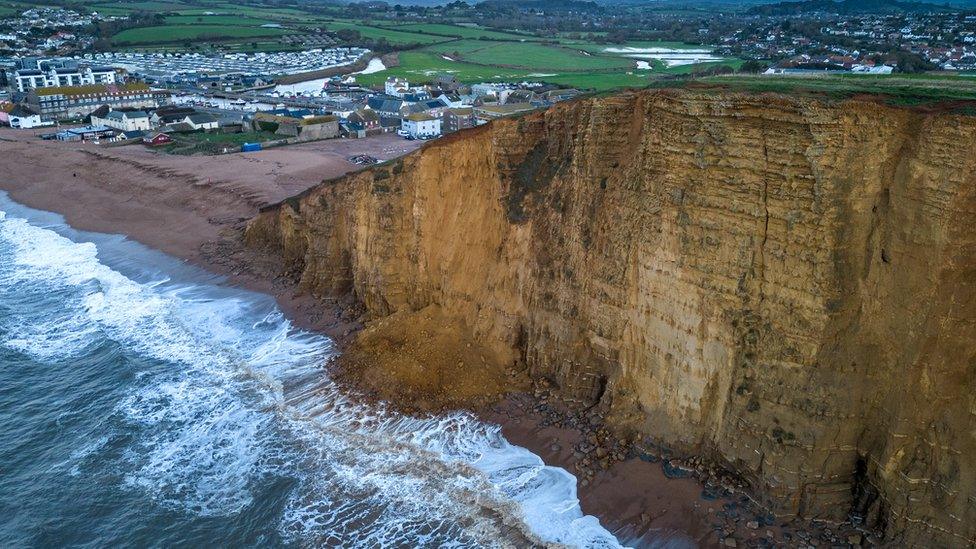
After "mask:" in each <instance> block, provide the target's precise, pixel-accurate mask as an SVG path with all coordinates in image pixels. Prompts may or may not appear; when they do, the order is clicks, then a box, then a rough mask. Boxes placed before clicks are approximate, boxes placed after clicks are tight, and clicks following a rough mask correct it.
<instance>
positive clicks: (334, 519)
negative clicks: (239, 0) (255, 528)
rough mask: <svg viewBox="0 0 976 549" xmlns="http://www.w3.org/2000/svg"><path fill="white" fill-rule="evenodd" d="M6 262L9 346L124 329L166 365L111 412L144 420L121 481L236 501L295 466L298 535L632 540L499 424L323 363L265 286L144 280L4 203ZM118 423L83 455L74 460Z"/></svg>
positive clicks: (415, 541)
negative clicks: (409, 402)
mask: <svg viewBox="0 0 976 549" xmlns="http://www.w3.org/2000/svg"><path fill="white" fill-rule="evenodd" d="M119 245H123V244H119ZM0 260H2V264H3V266H2V267H0V292H3V294H2V295H3V297H4V302H5V306H7V307H8V308H9V309H10V310H9V311H5V312H4V324H2V325H0V334H2V335H3V337H4V340H3V342H2V344H3V345H4V346H6V347H8V348H10V349H13V350H16V351H18V352H21V353H24V354H27V355H30V356H31V357H33V358H34V359H35V360H37V361H40V362H42V363H45V364H51V365H62V366H63V365H64V364H66V363H69V362H71V361H72V359H74V358H75V357H78V356H79V355H84V354H85V353H86V352H88V351H90V350H91V349H93V348H95V347H97V346H101V345H105V344H106V342H110V343H112V344H114V345H116V346H118V347H119V348H120V349H121V350H122V352H124V353H129V354H132V355H135V356H138V357H140V358H142V359H151V361H152V363H154V364H160V365H162V366H159V367H155V368H144V369H141V370H137V371H133V372H131V374H132V375H131V376H128V377H127V378H126V379H127V380H128V383H130V384H131V386H129V387H126V390H125V391H124V393H125V396H124V397H123V398H121V399H120V400H119V401H118V402H117V405H116V406H115V410H114V414H115V419H117V420H118V421H119V422H120V423H121V424H122V425H125V426H127V431H128V432H129V433H130V434H131V436H129V437H128V438H127V441H126V448H125V451H124V452H122V453H121V456H122V457H121V458H120V459H122V460H123V461H124V463H123V464H120V470H123V471H125V474H124V475H123V477H122V482H123V483H124V485H125V486H127V487H128V489H130V490H136V491H141V492H143V493H145V494H147V495H148V496H149V497H150V498H152V500H153V501H155V502H156V503H157V504H159V505H161V506H164V507H166V508H171V509H176V510H179V511H182V512H186V513H190V514H193V515H196V516H212V517H230V516H235V515H238V514H240V513H242V512H244V511H245V510H246V509H248V508H249V507H250V506H252V505H254V502H255V497H257V496H256V494H258V490H259V488H258V487H259V486H261V485H262V483H267V482H274V481H276V480H281V479H285V480H287V481H288V485H289V486H290V488H289V489H288V492H287V497H286V498H285V502H284V503H283V506H282V508H281V510H280V513H279V514H278V517H277V519H276V520H277V524H276V525H275V528H276V529H277V530H278V532H279V533H280V535H281V536H282V537H283V538H284V539H285V540H291V541H294V542H300V543H302V544H312V545H332V544H336V543H350V542H356V543H361V544H365V545H380V546H385V545H439V546H470V545H489V546H490V545H505V544H514V545H522V544H535V543H547V544H550V543H557V544H566V545H572V546H585V547H614V546H617V545H618V544H617V541H616V540H615V539H614V537H613V536H612V535H611V534H610V533H609V532H607V531H606V530H605V529H603V528H602V527H601V526H600V524H599V521H598V520H597V519H596V518H594V517H591V516H585V515H584V514H583V513H582V511H581V510H580V507H579V501H578V499H577V495H576V479H575V478H574V477H573V476H572V475H570V474H569V473H568V472H566V471H565V470H562V469H559V468H554V467H548V466H546V465H545V464H544V463H543V462H542V460H541V459H540V458H539V457H538V456H536V455H534V454H532V453H531V452H529V451H528V450H525V449H524V448H520V447H517V446H513V445H511V444H509V443H508V441H506V440H505V439H504V437H502V435H501V433H500V430H499V428H498V427H497V426H494V425H488V424H485V423H483V422H480V421H479V420H477V419H476V418H475V417H473V416H471V415H469V414H463V413H456V414H450V415H444V416H435V417H425V418H416V417H407V416H403V415H400V414H397V413H393V412H391V411H389V410H386V409H384V408H383V407H382V406H365V405H362V404H359V403H357V402H354V401H352V400H350V399H349V398H347V397H345V396H344V395H343V394H342V393H341V392H340V391H339V390H338V388H337V387H335V386H334V384H333V383H332V382H331V381H330V380H329V378H328V376H327V374H326V372H325V370H324V364H325V362H326V359H327V358H328V357H329V356H331V355H332V354H333V353H334V352H335V351H334V348H333V345H332V342H331V341H330V340H328V339H327V338H324V337H320V336H317V335H314V334H309V333H306V332H302V331H300V330H296V329H295V328H294V327H293V326H292V325H291V324H290V323H289V321H288V320H287V319H286V318H285V317H284V316H283V315H282V314H281V312H280V311H278V310H277V309H276V308H275V307H274V306H273V305H272V304H269V302H268V300H267V299H266V298H259V297H258V296H256V295H254V294H250V293H247V292H243V291H237V290H232V289H227V288H218V287H214V286H208V285H203V284H189V283H180V282H174V281H173V280H170V278H169V277H164V278H156V279H153V280H146V281H136V280H133V279H130V278H127V277H126V276H123V275H122V274H120V273H119V272H118V271H116V270H113V269H112V268H111V267H110V266H108V265H106V264H104V263H103V262H102V261H100V259H99V250H98V247H97V246H96V245H95V244H92V243H79V242H74V241H72V240H70V239H68V238H66V237H65V236H62V235H60V234H58V233H57V232H56V231H54V230H51V229H50V228H44V227H38V226H35V225H33V224H31V223H30V222H29V221H28V220H26V219H23V218H19V217H11V216H6V215H3V214H2V212H0ZM147 260H149V259H147ZM11 303H12V304H13V305H10V304H11ZM108 436H109V435H108V434H105V435H103V436H102V437H100V438H98V439H97V440H96V442H95V443H92V444H89V445H88V446H86V447H85V448H80V449H78V450H77V451H76V452H75V453H73V454H72V455H71V456H70V458H69V462H72V465H71V467H73V470H72V472H73V473H74V474H78V471H79V469H80V468H81V469H83V468H84V467H85V466H87V465H86V464H90V463H93V462H97V460H96V459H94V457H95V456H97V455H98V453H99V452H100V451H102V448H103V447H104V446H106V445H107V444H106V440H107V438H106V437H108ZM506 540H507V541H506Z"/></svg>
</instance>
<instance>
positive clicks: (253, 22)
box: [166, 15, 275, 27]
mask: <svg viewBox="0 0 976 549" xmlns="http://www.w3.org/2000/svg"><path fill="white" fill-rule="evenodd" d="M268 23H275V21H272V20H271V19H255V18H252V17H241V16H236V15H171V16H169V17H167V18H166V24H167V25H229V26H232V27H259V26H261V25H265V24H268Z"/></svg>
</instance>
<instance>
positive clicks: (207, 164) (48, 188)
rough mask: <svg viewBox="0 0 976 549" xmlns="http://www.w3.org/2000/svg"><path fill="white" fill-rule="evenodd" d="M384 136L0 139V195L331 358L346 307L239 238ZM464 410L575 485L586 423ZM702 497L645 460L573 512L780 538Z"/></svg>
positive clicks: (352, 311)
mask: <svg viewBox="0 0 976 549" xmlns="http://www.w3.org/2000/svg"><path fill="white" fill-rule="evenodd" d="M389 137H390V138H391V139H389V140H380V141H377V142H373V143H370V142H368V141H367V140H343V142H339V141H336V142H335V143H334V145H335V150H332V151H323V150H321V149H319V150H315V149H313V150H308V148H305V149H303V148H302V145H299V146H295V147H287V148H283V149H276V150H271V151H263V152H262V153H259V154H255V155H241V154H237V155H224V156H221V157H197V156H194V157H172V156H169V155H163V154H160V153H155V152H151V151H146V150H144V149H142V147H139V146H136V147H125V148H110V149H106V148H99V147H96V146H94V145H89V144H73V143H60V142H42V141H40V140H39V139H36V138H32V137H28V136H25V135H24V134H18V133H17V132H12V131H4V130H0V147H2V149H3V151H2V154H0V173H2V174H3V175H2V176H0V190H4V191H6V192H8V193H9V196H10V198H11V199H12V200H14V201H17V202H19V203H22V204H24V205H26V206H29V207H32V208H36V209H41V210H47V211H52V212H55V213H58V214H60V215H62V216H64V218H65V220H66V222H67V223H68V224H70V225H71V226H72V227H74V228H76V229H79V230H84V231H96V232H103V233H112V234H122V235H125V236H126V237H128V238H131V239H133V240H135V241H138V242H140V243H142V244H144V245H146V246H149V247H151V248H154V249H156V250H159V251H162V252H164V253H166V254H168V255H171V256H174V257H177V258H179V259H181V260H183V261H186V262H188V263H190V264H192V265H195V266H197V267H201V268H203V269H205V270H207V271H209V272H212V273H214V274H217V275H220V276H222V277H225V278H226V283H227V284H229V285H233V286H238V287H241V288H245V289H248V290H253V291H257V292H261V293H265V294H268V295H271V296H273V297H274V298H275V300H276V301H277V302H278V304H279V306H280V307H281V309H282V310H283V312H284V313H285V314H286V315H287V316H288V318H290V319H291V320H292V322H293V323H294V324H295V325H296V326H298V327H300V328H303V329H307V330H312V331H316V332H319V333H324V334H326V335H328V336H329V337H331V338H332V339H333V340H335V342H336V345H337V347H338V348H339V349H340V350H341V349H342V348H343V347H344V346H345V345H346V344H347V343H348V342H349V341H350V339H351V338H352V337H353V336H354V335H355V334H356V333H357V331H358V330H359V329H360V328H361V327H362V323H363V321H364V318H363V315H362V314H361V312H360V311H359V310H358V309H357V308H356V304H355V303H352V302H339V301H335V300H323V299H320V298H317V297H315V296H312V295H309V294H307V293H304V292H302V291H300V290H299V289H298V288H297V286H296V285H295V284H294V282H293V280H292V277H289V276H282V275H283V273H282V272H281V267H280V264H279V263H278V262H277V261H276V260H275V258H274V257H269V256H267V255H266V254H263V253H262V252H261V251H260V250H255V249H251V248H247V247H245V246H244V245H243V241H242V234H243V230H244V227H245V224H246V222H247V220H249V219H250V218H251V217H252V216H253V215H255V214H256V213H257V211H258V208H260V207H262V206H264V205H267V204H270V203H273V202H277V201H280V200H282V199H284V198H287V197H288V196H292V195H294V194H297V193H298V192H301V191H302V190H304V189H306V188H308V187H311V186H314V185H316V184H318V183H319V182H320V181H322V180H323V179H329V178H332V177H338V176H340V175H342V174H344V173H348V172H349V171H354V170H355V169H357V166H355V165H354V164H351V163H349V162H348V161H347V160H345V157H344V156H343V155H345V154H346V152H347V151H345V150H344V149H343V148H342V147H344V146H349V147H351V146H352V145H353V144H354V145H356V146H358V147H360V148H362V147H367V148H371V154H373V155H374V156H378V157H379V158H381V159H383V160H385V159H388V158H392V157H394V156H399V155H400V154H402V153H404V152H408V151H406V150H399V149H398V150H394V149H393V146H394V145H397V144H400V143H409V142H405V141H403V140H397V139H396V137H395V136H389ZM319 147H322V145H319ZM413 148H415V147H413ZM384 151H389V152H388V153H387V156H388V158H383V154H382V153H383V152H384ZM284 274H285V275H287V273H284ZM537 393H538V391H537ZM546 398H548V397H546ZM475 412H476V413H477V415H479V417H481V418H483V419H485V420H487V421H491V422H494V423H497V424H499V425H501V427H502V432H503V434H504V435H505V436H506V438H507V439H508V440H509V441H510V442H512V443H513V444H517V445H520V446H523V447H525V448H527V449H529V450H531V451H532V452H534V453H536V454H537V455H539V456H540V457H542V458H543V459H544V460H545V462H546V463H547V464H550V465H556V466H561V467H563V468H565V469H566V470H567V471H569V472H570V473H573V474H577V472H578V471H579V469H578V468H577V469H576V470H574V466H575V465H576V464H577V463H578V462H580V461H581V460H583V459H588V457H587V455H586V453H585V452H581V451H580V450H579V449H580V448H581V447H583V446H586V445H587V444H588V443H587V442H586V437H587V436H593V433H594V431H595V427H596V426H593V427H592V428H591V427H590V426H589V425H587V428H580V427H574V426H572V425H566V424H561V425H560V424H557V423H555V422H553V420H552V418H553V417H555V415H557V410H556V408H555V407H554V406H551V405H549V404H547V403H546V402H545V400H543V401H542V403H541V404H540V395H539V394H535V395H533V394H514V395H510V396H508V397H506V398H505V399H503V400H502V401H501V402H498V403H496V404H494V405H492V406H489V407H487V408H485V409H482V410H475ZM558 413H562V412H561V411H558ZM591 451H592V449H591ZM703 491H704V486H703V485H702V483H701V482H699V481H698V480H696V479H694V478H692V477H688V476H685V477H684V478H669V477H668V476H667V475H665V473H664V471H663V469H662V465H661V463H660V462H658V461H657V460H654V461H649V460H646V459H641V457H640V456H634V455H628V456H626V458H625V459H622V460H617V461H614V460H611V461H610V462H609V463H608V464H606V466H605V467H603V468H602V469H600V470H597V471H596V473H595V474H592V475H591V476H590V477H589V479H588V480H583V479H582V478H581V480H580V483H579V485H578V494H579V498H580V500H581V505H582V508H583V511H584V512H585V513H587V514H592V515H594V516H596V517H598V518H599V519H600V521H601V523H602V524H603V525H604V526H605V527H606V528H607V529H608V530H610V531H611V532H613V533H614V534H615V535H618V536H619V537H620V539H621V541H622V542H623V543H628V542H633V543H638V544H643V543H648V542H650V541H651V540H655V541H661V540H672V541H674V542H675V543H677V544H678V545H679V546H683V545H687V546H693V545H699V546H717V545H720V544H722V543H723V541H724V540H726V539H729V538H738V539H740V540H743V541H744V540H748V539H750V538H752V539H757V538H765V537H771V536H777V537H778V536H779V531H778V530H777V531H776V532H772V531H771V530H768V529H767V528H765V527H763V528H749V527H747V524H748V523H751V522H752V518H753V517H752V516H751V515H749V514H748V513H749V512H750V511H746V510H745V509H746V507H747V506H746V505H745V504H744V502H740V501H738V500H733V499H732V498H728V497H718V498H710V499H708V498H703V497H702V494H703ZM729 506H732V507H736V508H739V509H741V510H742V512H741V515H742V517H741V520H739V517H738V516H736V519H737V520H731V519H729V518H727V517H729V516H730V513H728V511H729Z"/></svg>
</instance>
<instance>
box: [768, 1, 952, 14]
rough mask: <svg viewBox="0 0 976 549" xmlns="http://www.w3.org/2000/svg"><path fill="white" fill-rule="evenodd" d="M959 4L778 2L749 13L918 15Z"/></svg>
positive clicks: (949, 8) (947, 8)
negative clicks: (819, 12)
mask: <svg viewBox="0 0 976 549" xmlns="http://www.w3.org/2000/svg"><path fill="white" fill-rule="evenodd" d="M959 9H962V8H961V4H959V3H956V4H955V5H950V4H948V3H943V4H933V3H926V2H911V1H903V0H839V1H838V0H804V1H801V2H779V3H776V4H768V5H763V6H753V7H752V8H750V9H749V12H750V13H754V14H756V15H799V14H804V13H810V12H816V11H823V12H830V13H839V14H859V13H877V14H890V13H919V12H931V11H947V10H948V11H955V10H959Z"/></svg>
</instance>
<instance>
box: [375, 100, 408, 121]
mask: <svg viewBox="0 0 976 549" xmlns="http://www.w3.org/2000/svg"><path fill="white" fill-rule="evenodd" d="M404 107H405V104H404V102H403V101H402V100H400V99H396V98H392V97H383V96H380V95H377V96H373V97H370V98H369V99H367V100H366V108H367V109H370V110H374V111H376V113H377V114H379V115H380V116H389V117H395V118H401V117H402V116H403V114H404V113H403V109H404Z"/></svg>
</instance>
